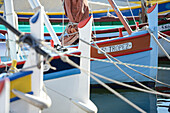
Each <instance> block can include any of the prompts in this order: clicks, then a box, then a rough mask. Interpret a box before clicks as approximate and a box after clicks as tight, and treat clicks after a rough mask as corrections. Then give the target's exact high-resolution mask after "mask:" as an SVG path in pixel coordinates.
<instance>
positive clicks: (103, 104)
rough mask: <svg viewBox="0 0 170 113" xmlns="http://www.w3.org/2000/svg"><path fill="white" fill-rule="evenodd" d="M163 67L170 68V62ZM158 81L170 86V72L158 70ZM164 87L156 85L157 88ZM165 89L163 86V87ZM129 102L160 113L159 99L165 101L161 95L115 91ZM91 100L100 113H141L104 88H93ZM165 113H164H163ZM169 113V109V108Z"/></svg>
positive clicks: (164, 63)
mask: <svg viewBox="0 0 170 113" xmlns="http://www.w3.org/2000/svg"><path fill="white" fill-rule="evenodd" d="M159 66H161V67H170V61H164V62H161V63H159ZM157 79H158V80H160V81H162V82H165V83H168V84H170V71H167V70H158V76H157ZM161 86H162V85H160V84H156V87H161ZM162 87H163V86H162ZM115 90H116V91H117V92H119V93H120V94H121V95H123V96H124V97H126V98H127V99H128V100H130V101H131V102H133V103H134V104H136V105H137V106H138V107H140V108H142V109H143V110H144V111H146V112H147V113H160V112H157V98H159V99H160V98H161V99H165V97H162V96H159V95H153V94H148V93H144V92H139V91H135V90H132V89H115ZM161 92H169V91H168V90H165V91H161ZM90 96H91V100H92V101H93V102H94V103H95V105H96V106H97V108H98V113H139V111H137V110H136V109H134V108H133V107H132V106H130V105H129V104H127V103H126V102H124V101H123V100H121V99H120V98H119V97H117V96H115V95H114V94H112V93H111V92H109V91H108V90H107V89H104V88H91V95H90ZM161 113H164V112H161ZM167 113H168V108H167Z"/></svg>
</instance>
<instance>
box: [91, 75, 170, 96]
mask: <svg viewBox="0 0 170 113" xmlns="http://www.w3.org/2000/svg"><path fill="white" fill-rule="evenodd" d="M90 73H91V74H93V75H95V76H97V77H99V78H102V79H105V80H108V81H110V82H113V83H115V84H118V85H121V86H125V87H127V88H130V89H133V90H137V91H141V92H145V93H150V94H155V95H156V94H158V95H162V96H165V97H170V94H166V93H161V92H158V91H149V90H146V89H142V88H139V87H135V86H132V85H129V84H127V83H123V82H119V81H116V80H113V79H110V78H108V77H105V76H102V75H100V74H97V73H95V72H90Z"/></svg>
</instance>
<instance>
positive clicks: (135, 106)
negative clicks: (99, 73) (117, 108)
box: [91, 75, 146, 113]
mask: <svg viewBox="0 0 170 113" xmlns="http://www.w3.org/2000/svg"><path fill="white" fill-rule="evenodd" d="M91 78H93V79H94V80H95V81H96V82H98V83H99V84H100V85H102V86H103V87H105V88H106V89H107V90H109V91H110V92H111V93H113V94H114V95H116V96H117V97H119V98H120V99H122V100H123V101H125V102H126V103H128V104H129V105H130V106H132V107H133V108H135V109H136V110H138V111H139V112H141V113H146V111H144V110H143V109H141V108H140V107H138V106H137V105H135V104H134V103H132V102H131V101H129V100H128V99H127V98H125V97H124V96H122V95H121V94H119V93H118V92H116V91H115V90H114V89H112V88H110V87H109V86H108V85H106V84H105V83H103V82H102V81H100V80H99V79H97V78H96V77H94V76H93V75H91Z"/></svg>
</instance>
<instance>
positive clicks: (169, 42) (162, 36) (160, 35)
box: [158, 33, 170, 43]
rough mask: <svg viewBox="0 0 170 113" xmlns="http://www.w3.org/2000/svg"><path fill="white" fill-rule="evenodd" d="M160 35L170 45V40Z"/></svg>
mask: <svg viewBox="0 0 170 113" xmlns="http://www.w3.org/2000/svg"><path fill="white" fill-rule="evenodd" d="M158 35H159V36H160V37H161V38H162V39H164V40H166V41H167V42H169V43H170V40H168V39H167V38H165V37H163V36H162V35H161V34H160V33H158Z"/></svg>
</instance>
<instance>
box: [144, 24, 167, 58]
mask: <svg viewBox="0 0 170 113" xmlns="http://www.w3.org/2000/svg"><path fill="white" fill-rule="evenodd" d="M143 29H145V30H147V31H148V32H149V33H150V35H151V36H152V38H153V39H154V41H155V42H156V43H157V45H158V47H159V48H160V49H161V50H162V52H164V54H165V55H166V56H167V57H168V59H169V60H170V56H169V54H168V53H167V52H166V51H165V49H164V48H163V47H162V45H161V44H160V43H159V41H158V40H157V39H156V37H155V35H154V34H153V33H152V31H151V30H150V29H149V28H148V26H144V27H143Z"/></svg>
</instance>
